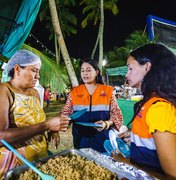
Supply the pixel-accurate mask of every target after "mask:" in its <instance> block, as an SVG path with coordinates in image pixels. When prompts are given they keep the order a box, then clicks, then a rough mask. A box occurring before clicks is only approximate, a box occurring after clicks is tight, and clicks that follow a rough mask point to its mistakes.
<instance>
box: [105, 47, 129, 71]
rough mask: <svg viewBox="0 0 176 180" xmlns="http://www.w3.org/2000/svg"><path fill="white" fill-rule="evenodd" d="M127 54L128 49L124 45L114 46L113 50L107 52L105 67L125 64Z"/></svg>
mask: <svg viewBox="0 0 176 180" xmlns="http://www.w3.org/2000/svg"><path fill="white" fill-rule="evenodd" d="M128 55H129V49H128V48H126V47H120V48H118V47H114V50H113V51H109V52H108V53H107V58H108V64H107V65H106V67H108V68H112V67H119V66H124V65H126V60H127V57H128Z"/></svg>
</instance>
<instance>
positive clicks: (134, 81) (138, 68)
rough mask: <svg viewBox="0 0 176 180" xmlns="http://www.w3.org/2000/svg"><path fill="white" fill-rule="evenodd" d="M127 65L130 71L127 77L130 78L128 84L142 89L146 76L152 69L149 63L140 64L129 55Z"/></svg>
mask: <svg viewBox="0 0 176 180" xmlns="http://www.w3.org/2000/svg"><path fill="white" fill-rule="evenodd" d="M127 66H128V72H127V74H126V78H127V80H128V85H129V86H130V87H135V88H139V89H140V87H141V82H142V81H143V78H144V76H145V75H146V74H147V72H148V71H149V70H150V65H149V63H146V64H144V65H140V64H139V63H138V62H137V61H136V60H135V59H134V58H133V57H132V56H129V57H128V59H127Z"/></svg>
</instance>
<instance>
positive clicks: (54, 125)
mask: <svg viewBox="0 0 176 180" xmlns="http://www.w3.org/2000/svg"><path fill="white" fill-rule="evenodd" d="M69 120H70V118H69V117H67V116H61V117H58V116H57V117H53V118H50V119H48V120H47V121H46V126H47V129H48V130H49V131H63V132H65V131H66V130H67V128H68V125H69Z"/></svg>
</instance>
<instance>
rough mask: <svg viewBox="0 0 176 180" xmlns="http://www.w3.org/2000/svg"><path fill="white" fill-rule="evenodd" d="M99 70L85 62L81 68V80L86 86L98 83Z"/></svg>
mask: <svg viewBox="0 0 176 180" xmlns="http://www.w3.org/2000/svg"><path fill="white" fill-rule="evenodd" d="M97 74H98V70H97V71H96V70H95V69H94V68H93V67H92V66H91V65H90V64H89V63H86V62H84V63H83V64H82V66H81V78H82V80H83V82H84V83H85V84H92V83H95V82H96V77H97Z"/></svg>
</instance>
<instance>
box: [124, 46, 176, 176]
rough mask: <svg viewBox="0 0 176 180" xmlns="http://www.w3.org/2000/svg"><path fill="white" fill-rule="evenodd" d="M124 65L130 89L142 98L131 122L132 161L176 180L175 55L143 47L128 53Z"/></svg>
mask: <svg viewBox="0 0 176 180" xmlns="http://www.w3.org/2000/svg"><path fill="white" fill-rule="evenodd" d="M127 66H128V72H127V74H126V78H127V80H128V84H129V86H131V87H136V88H139V89H140V91H141V93H142V95H143V99H142V100H140V101H139V102H137V103H136V104H135V113H134V117H133V119H132V129H131V138H130V139H131V162H132V163H135V164H137V165H139V166H140V167H147V168H149V169H150V170H151V171H156V172H160V173H163V172H164V173H165V175H166V178H167V179H176V166H175V165H176V91H175V90H176V75H175V72H176V56H175V55H174V54H173V53H172V52H171V51H170V50H169V49H168V48H167V47H165V46H164V45H162V44H155V43H151V44H146V45H144V46H141V47H139V48H137V49H135V50H133V51H132V52H131V53H130V56H129V58H128V59H127ZM127 136H128V135H127V134H126V133H125V134H121V136H120V137H127Z"/></svg>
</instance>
